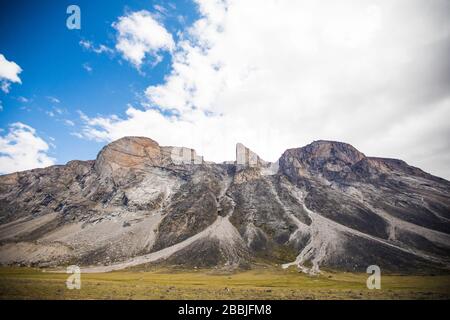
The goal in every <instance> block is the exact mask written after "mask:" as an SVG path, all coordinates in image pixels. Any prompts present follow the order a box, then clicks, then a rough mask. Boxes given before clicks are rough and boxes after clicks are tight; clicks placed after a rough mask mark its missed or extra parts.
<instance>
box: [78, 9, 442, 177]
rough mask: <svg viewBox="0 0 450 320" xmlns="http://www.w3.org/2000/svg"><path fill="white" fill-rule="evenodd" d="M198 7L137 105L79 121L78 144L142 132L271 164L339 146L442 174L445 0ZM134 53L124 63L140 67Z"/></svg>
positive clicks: (209, 155)
mask: <svg viewBox="0 0 450 320" xmlns="http://www.w3.org/2000/svg"><path fill="white" fill-rule="evenodd" d="M197 3H198V8H199V11H200V15H201V17H200V18H199V19H198V20H197V21H196V22H195V23H194V25H193V26H192V27H190V28H189V29H187V30H185V31H184V32H183V33H182V34H181V40H180V41H179V42H178V43H177V45H176V48H175V49H174V50H173V51H172V53H173V59H172V61H173V62H172V69H171V72H170V74H168V75H167V76H166V77H165V80H164V82H163V83H161V84H159V85H154V86H150V87H148V88H147V90H146V96H147V98H148V103H147V104H146V106H145V107H144V108H142V107H141V108H137V107H130V106H129V107H127V111H126V116H125V117H122V118H120V117H117V116H115V115H112V116H105V117H95V118H87V117H86V118H85V119H84V120H85V122H86V126H85V128H84V131H83V136H84V137H88V138H90V139H96V140H102V141H110V140H113V139H116V138H120V137H122V136H125V135H144V136H149V137H152V138H154V139H156V140H158V141H159V142H160V143H161V144H166V145H167V144H170V145H186V146H190V147H194V148H196V149H197V150H198V151H199V153H202V154H203V155H205V158H206V159H208V160H213V161H223V160H229V159H233V158H234V144H235V143H236V142H239V141H240V142H243V143H244V144H246V145H248V146H249V147H251V148H252V149H254V150H255V151H256V152H258V153H259V154H260V155H261V156H262V157H263V158H265V159H267V160H276V159H277V158H278V157H279V156H280V154H281V153H282V152H283V151H284V150H285V149H287V148H289V147H299V146H303V145H305V144H307V143H310V142H311V141H313V140H317V139H330V140H340V141H345V142H348V143H351V144H353V145H354V146H355V147H357V148H358V149H359V150H361V151H362V152H364V153H366V154H367V155H374V156H385V157H395V158H401V159H404V160H406V161H407V162H409V163H410V164H412V165H415V166H419V167H421V168H423V169H425V170H426V171H429V172H431V173H434V174H437V175H440V176H444V177H447V178H450V167H449V163H450V162H449V159H450V145H449V144H450V140H449V139H448V138H449V137H450V129H449V126H448V119H449V117H450V90H449V88H450V62H449V61H450V60H449V59H448V52H449V50H450V19H449V17H448V12H450V3H449V2H448V1H445V0H436V1H432V2H424V1H421V0H393V1H381V0H358V1H356V0H343V1H339V3H337V2H336V1H334V0H324V1H320V2H318V1H312V0H310V1H308V0H307V1H275V0H268V1H257V0H249V1H219V0H217V1H206V0H198V1H197ZM134 15H137V16H141V15H142V13H139V12H138V13H133V14H131V15H129V16H127V17H133V16H134ZM146 16H147V17H151V16H150V15H149V14H148V13H147V14H146ZM121 19H124V18H121ZM130 19H131V18H130ZM134 20H135V19H131V21H134ZM119 21H122V20H119ZM117 25H118V24H117ZM117 25H116V27H117ZM128 25H133V26H134V25H137V23H134V24H132V23H131V22H130V23H128ZM125 29H128V30H131V29H133V30H134V29H138V28H136V27H134V28H131V27H130V26H129V27H128V28H125ZM151 34H152V33H148V36H149V37H150V36H151ZM132 43H140V41H133V42H132ZM124 47H126V46H124ZM130 47H133V46H130ZM136 47H137V48H138V49H136V52H135V53H134V54H130V57H134V58H129V59H130V60H131V61H134V63H136V64H137V65H139V64H140V63H141V62H142V58H143V55H144V53H143V52H144V51H145V50H144V49H139V48H142V46H136ZM130 52H133V50H130Z"/></svg>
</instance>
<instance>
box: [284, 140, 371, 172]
mask: <svg viewBox="0 0 450 320" xmlns="http://www.w3.org/2000/svg"><path fill="white" fill-rule="evenodd" d="M362 159H365V155H364V154H363V153H361V152H359V151H358V150H357V149H356V148H354V147H353V146H351V145H350V144H348V143H343V142H337V141H325V140H318V141H314V142H312V143H311V144H309V145H307V146H304V147H301V148H295V149H288V150H286V151H285V152H284V153H283V155H282V156H281V158H280V160H279V161H280V167H281V168H282V170H283V171H284V172H285V173H287V174H288V175H289V176H292V177H294V176H297V177H298V176H311V175H315V174H317V173H319V174H321V175H323V176H325V177H326V178H333V177H336V175H339V176H341V175H343V174H344V175H345V174H347V173H349V172H351V166H352V165H354V164H356V163H358V162H359V161H361V160H362Z"/></svg>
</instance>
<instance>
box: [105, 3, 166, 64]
mask: <svg viewBox="0 0 450 320" xmlns="http://www.w3.org/2000/svg"><path fill="white" fill-rule="evenodd" d="M113 27H114V28H115V29H116V30H117V32H118V35H117V44H116V49H117V50H118V51H119V52H121V53H122V55H123V57H124V58H125V59H126V60H128V61H130V62H131V63H132V64H133V65H134V66H135V67H136V68H139V67H140V66H141V64H142V63H143V61H144V59H145V57H146V56H147V55H148V56H151V57H152V58H153V59H154V61H156V63H157V62H159V61H160V59H161V57H160V55H159V52H160V51H161V50H164V51H171V50H173V49H174V47H175V44H174V41H173V38H172V35H171V34H170V33H169V32H167V30H166V29H165V28H164V26H163V25H162V24H161V23H159V22H158V21H157V20H156V19H155V18H154V17H153V16H152V14H151V13H150V12H148V11H146V10H142V11H138V12H133V13H131V14H128V15H125V16H122V17H119V19H118V21H117V22H115V23H113Z"/></svg>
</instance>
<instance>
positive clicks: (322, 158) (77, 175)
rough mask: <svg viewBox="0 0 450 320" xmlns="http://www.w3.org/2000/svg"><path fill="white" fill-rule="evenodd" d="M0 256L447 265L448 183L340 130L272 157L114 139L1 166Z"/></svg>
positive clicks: (114, 265) (119, 261) (113, 265)
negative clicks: (35, 163)
mask: <svg viewBox="0 0 450 320" xmlns="http://www.w3.org/2000/svg"><path fill="white" fill-rule="evenodd" d="M0 264H3V265H26V266H29V265H31V266H40V267H58V266H64V265H68V264H77V265H80V266H82V271H84V272H107V271H112V270H119V269H124V268H127V267H133V266H138V265H139V266H146V265H149V264H164V265H171V266H173V265H176V266H184V267H187V268H201V267H215V268H229V269H234V268H249V267H252V265H255V264H271V265H276V266H278V267H280V268H282V267H284V268H287V267H289V266H296V267H298V268H299V269H300V270H301V271H304V272H308V273H312V274H314V273H318V272H320V269H323V268H330V269H336V270H345V271H363V272H364V271H365V270H366V268H367V267H368V266H370V265H378V266H379V267H380V268H381V270H382V271H388V272H396V273H422V272H445V271H448V270H449V269H450V182H449V181H447V180H445V179H442V178H438V177H435V176H433V175H430V174H428V173H426V172H424V171H422V170H420V169H418V168H416V167H413V166H410V165H408V164H407V163H405V162H404V161H401V160H396V159H387V158H376V157H369V156H366V155H364V154H363V153H361V152H360V151H358V150H356V149H355V148H354V147H352V146H351V145H349V144H346V143H342V142H334V141H323V140H320V141H314V142H312V143H311V144H309V145H307V146H304V147H301V148H294V149H288V150H286V151H285V152H284V153H283V154H282V155H281V157H280V158H279V160H278V161H277V162H275V163H271V162H267V161H264V160H263V159H261V158H260V157H259V156H258V155H257V154H256V153H254V152H253V151H251V150H250V149H249V148H247V147H245V146H244V145H242V144H238V145H237V146H236V159H235V160H234V161H228V162H224V163H213V162H207V161H205V160H204V159H203V157H201V156H199V155H197V153H196V152H195V150H192V149H189V148H183V147H181V148H179V147H165V146H160V145H159V144H158V143H157V142H156V141H154V140H152V139H149V138H144V137H124V138H121V139H119V140H117V141H114V142H112V143H110V144H108V145H107V146H105V147H104V148H103V149H102V150H101V151H100V152H99V154H98V156H97V159H96V160H91V161H77V160H75V161H70V162H68V163H67V164H66V165H55V166H51V167H47V168H42V169H33V170H28V171H23V172H16V173H12V174H7V175H2V176H0Z"/></svg>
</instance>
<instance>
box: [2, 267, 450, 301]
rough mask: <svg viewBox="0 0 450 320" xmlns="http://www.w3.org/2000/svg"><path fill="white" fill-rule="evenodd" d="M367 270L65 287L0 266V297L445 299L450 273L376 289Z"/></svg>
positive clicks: (45, 276) (146, 273) (173, 274)
mask: <svg viewBox="0 0 450 320" xmlns="http://www.w3.org/2000/svg"><path fill="white" fill-rule="evenodd" d="M368 276H369V275H368V274H363V273H344V272H337V273H335V272H331V271H328V272H324V273H323V274H321V275H320V276H308V275H305V274H301V273H298V272H297V271H296V270H295V269H294V268H290V269H289V270H280V269H276V268H272V267H267V268H264V267H260V268H256V269H252V270H248V271H239V272H236V273H224V272H220V271H217V270H189V271H186V270H184V271H182V270H181V269H167V268H161V267H154V268H150V269H147V270H139V269H136V270H129V271H120V272H110V273H90V274H81V289H80V290H77V289H73V290H69V289H67V288H66V283H65V281H66V279H67V277H68V275H67V274H63V273H52V272H48V271H46V272H43V271H42V270H40V269H32V268H0V299H257V300H260V299H295V300H297V299H450V275H435V276H411V275H408V276H404V275H382V278H381V289H380V290H369V289H367V287H366V280H367V277H368Z"/></svg>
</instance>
